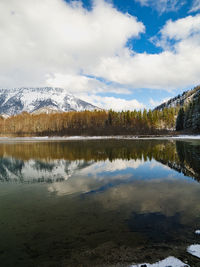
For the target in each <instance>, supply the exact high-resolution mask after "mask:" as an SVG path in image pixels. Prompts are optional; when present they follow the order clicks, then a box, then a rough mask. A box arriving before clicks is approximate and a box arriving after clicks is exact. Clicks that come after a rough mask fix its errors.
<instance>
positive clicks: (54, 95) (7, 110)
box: [0, 87, 100, 116]
mask: <svg viewBox="0 0 200 267" xmlns="http://www.w3.org/2000/svg"><path fill="white" fill-rule="evenodd" d="M95 109H97V110H99V109H100V108H98V107H96V106H94V105H92V104H90V103H88V102H85V101H83V100H81V99H79V98H76V97H75V96H73V95H72V94H70V93H68V92H67V91H66V90H65V89H63V88H57V87H21V88H11V89H3V88H1V89H0V114H6V115H9V116H10V115H15V114H19V113H21V112H23V111H26V112H29V113H39V112H40V113H46V112H48V113H49V112H51V110H52V112H65V111H83V110H90V111H92V110H95Z"/></svg>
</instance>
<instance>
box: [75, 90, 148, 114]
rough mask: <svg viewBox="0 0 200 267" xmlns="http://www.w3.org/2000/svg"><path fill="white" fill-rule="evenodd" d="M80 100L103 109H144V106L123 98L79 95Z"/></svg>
mask: <svg viewBox="0 0 200 267" xmlns="http://www.w3.org/2000/svg"><path fill="white" fill-rule="evenodd" d="M80 97H81V99H83V100H85V101H88V102H90V103H93V104H94V105H96V106H97V107H100V108H104V109H107V110H108V109H112V110H116V111H121V110H124V111H125V110H134V109H136V110H138V109H142V108H144V105H143V104H142V103H140V102H139V101H138V100H136V99H131V100H126V99H123V98H117V97H113V96H112V97H109V96H105V97H104V96H99V95H84V94H82V95H80Z"/></svg>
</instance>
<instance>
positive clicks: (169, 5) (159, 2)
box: [135, 0, 185, 13]
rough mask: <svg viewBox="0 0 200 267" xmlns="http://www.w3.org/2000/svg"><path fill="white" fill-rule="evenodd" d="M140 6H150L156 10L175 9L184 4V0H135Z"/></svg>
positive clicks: (161, 11)
mask: <svg viewBox="0 0 200 267" xmlns="http://www.w3.org/2000/svg"><path fill="white" fill-rule="evenodd" d="M135 1H136V2H139V3H140V4H141V5H142V6H151V7H153V8H154V9H156V10H157V11H158V12H160V13H163V12H168V11H177V10H178V9H180V8H181V6H183V5H184V4H185V0H156V1H155V0H135Z"/></svg>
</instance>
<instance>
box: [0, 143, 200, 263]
mask: <svg viewBox="0 0 200 267" xmlns="http://www.w3.org/2000/svg"><path fill="white" fill-rule="evenodd" d="M199 151H200V143H199V142H197V141H192V142H189V141H188V142H181V141H159V140H154V141H153V140H152V141H144V140H143V141H139V140H138V141H137V140H135V141H131V140H115V141H114V140H99V141H73V142H40V143H12V144H11V143H2V144H0V155H1V158H0V180H1V181H2V183H1V184H0V214H1V218H2V219H1V221H0V236H1V238H2V240H6V241H5V242H3V243H1V244H0V260H1V263H2V264H3V266H20V267H21V266H117V265H119V266H130V265H131V264H132V266H137V265H136V263H138V262H149V264H150V263H153V262H165V264H166V262H167V264H168V263H169V262H171V260H172V259H175V258H178V259H179V260H175V262H179V263H180V262H185V263H188V264H189V265H190V266H195V267H196V266H197V267H198V266H200V265H199V262H198V259H196V258H195V257H194V256H192V255H191V254H189V253H187V247H189V246H190V245H191V244H198V242H199V241H198V238H199V236H198V235H196V234H195V233H194V232H195V230H196V229H199V227H200V206H199V203H200V184H199V183H198V182H197V181H199V179H200V170H199V168H200V152H199ZM193 178H194V179H193ZM11 256H12V257H11ZM169 256H174V257H175V258H173V257H171V258H168V257H169ZM165 258H166V260H164V261H162V260H163V259H165ZM139 266H140V265H139ZM148 266H151V265H148ZM152 266H154V265H152ZM158 266H159V265H158ZM172 266H174V265H172Z"/></svg>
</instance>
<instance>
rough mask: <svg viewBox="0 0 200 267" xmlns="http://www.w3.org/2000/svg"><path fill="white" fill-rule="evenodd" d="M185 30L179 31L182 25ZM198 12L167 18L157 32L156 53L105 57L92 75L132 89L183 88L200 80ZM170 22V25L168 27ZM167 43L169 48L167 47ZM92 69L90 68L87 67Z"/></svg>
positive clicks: (128, 53) (130, 53)
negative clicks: (159, 50)
mask: <svg viewBox="0 0 200 267" xmlns="http://www.w3.org/2000/svg"><path fill="white" fill-rule="evenodd" d="M187 23H189V25H188V26H185V28H186V32H185V33H184V31H183V32H182V29H184V25H186V24H187ZM199 24H200V21H199V15H196V16H193V17H192V16H189V17H186V18H184V19H180V20H177V21H174V22H172V21H169V22H167V23H166V25H165V26H164V27H163V29H162V30H161V31H160V34H161V36H160V39H159V40H158V41H157V45H158V44H159V45H160V46H162V47H163V49H164V50H163V52H161V53H159V54H147V53H141V54H139V53H138V54H136V53H135V54H133V53H132V52H131V51H130V50H128V49H127V50H126V52H125V53H124V54H121V55H118V56H114V57H107V58H103V59H102V60H101V63H100V64H99V65H98V66H97V68H96V69H95V74H96V75H99V76H102V77H105V78H106V79H108V80H112V81H114V82H118V83H121V84H126V85H130V86H132V87H133V88H159V89H168V90H169V89H175V88H180V87H182V88H184V87H188V86H192V85H195V84H199V83H200V60H199V57H198V56H197V55H199V54H200V32H199V30H198V29H199ZM169 25H170V27H169ZM169 44H170V49H169V48H168V46H169ZM90 71H91V72H92V70H90Z"/></svg>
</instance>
